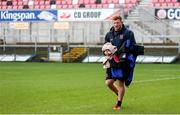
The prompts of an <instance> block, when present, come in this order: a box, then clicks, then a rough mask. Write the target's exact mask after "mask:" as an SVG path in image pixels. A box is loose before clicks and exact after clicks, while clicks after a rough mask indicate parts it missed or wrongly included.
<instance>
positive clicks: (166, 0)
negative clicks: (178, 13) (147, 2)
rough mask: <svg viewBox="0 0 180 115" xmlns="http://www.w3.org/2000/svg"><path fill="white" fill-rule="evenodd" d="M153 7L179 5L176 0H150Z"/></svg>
mask: <svg viewBox="0 0 180 115" xmlns="http://www.w3.org/2000/svg"><path fill="white" fill-rule="evenodd" d="M151 2H152V6H153V7H179V6H180V2H178V0H152V1H151Z"/></svg>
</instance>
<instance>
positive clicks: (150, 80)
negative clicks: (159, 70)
mask: <svg viewBox="0 0 180 115" xmlns="http://www.w3.org/2000/svg"><path fill="white" fill-rule="evenodd" d="M174 79H180V77H172V78H159V79H149V80H137V81H133V83H144V82H154V81H164V80H174Z"/></svg>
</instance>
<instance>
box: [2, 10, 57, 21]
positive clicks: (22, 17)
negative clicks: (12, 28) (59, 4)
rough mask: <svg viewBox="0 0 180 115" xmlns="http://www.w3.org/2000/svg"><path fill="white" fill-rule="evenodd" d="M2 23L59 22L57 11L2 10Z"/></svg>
mask: <svg viewBox="0 0 180 115" xmlns="http://www.w3.org/2000/svg"><path fill="white" fill-rule="evenodd" d="M0 21H2V22H9V21H14V22H19V21H21V22H33V21H57V10H1V11H0Z"/></svg>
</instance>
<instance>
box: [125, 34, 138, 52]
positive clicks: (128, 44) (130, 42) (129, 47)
mask: <svg viewBox="0 0 180 115" xmlns="http://www.w3.org/2000/svg"><path fill="white" fill-rule="evenodd" d="M125 37H127V38H126V41H125V44H124V45H125V46H124V47H125V48H124V49H125V51H126V52H127V53H131V52H132V51H133V46H134V44H136V40H135V38H134V33H133V32H132V31H129V32H127V33H126V35H125Z"/></svg>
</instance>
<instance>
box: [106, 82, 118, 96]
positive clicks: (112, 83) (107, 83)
mask: <svg viewBox="0 0 180 115" xmlns="http://www.w3.org/2000/svg"><path fill="white" fill-rule="evenodd" d="M106 85H107V86H108V87H109V89H110V90H111V91H113V92H114V93H115V94H116V95H118V90H117V88H116V86H115V85H114V80H113V79H107V80H106Z"/></svg>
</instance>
